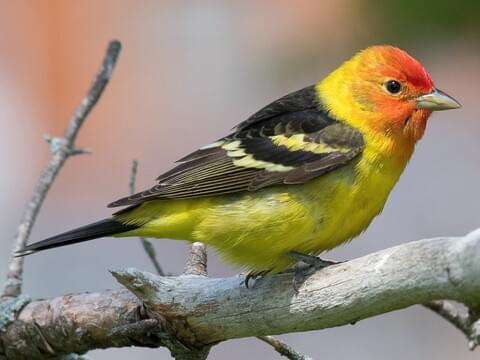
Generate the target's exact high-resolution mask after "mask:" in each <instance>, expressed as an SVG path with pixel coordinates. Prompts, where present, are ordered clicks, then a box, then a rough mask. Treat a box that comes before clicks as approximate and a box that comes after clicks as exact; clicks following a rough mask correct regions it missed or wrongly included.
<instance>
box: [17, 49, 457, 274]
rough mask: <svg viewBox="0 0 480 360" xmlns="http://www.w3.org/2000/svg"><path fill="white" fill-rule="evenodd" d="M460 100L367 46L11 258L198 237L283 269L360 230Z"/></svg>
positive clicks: (254, 266) (395, 56) (413, 67)
mask: <svg viewBox="0 0 480 360" xmlns="http://www.w3.org/2000/svg"><path fill="white" fill-rule="evenodd" d="M459 107H460V104H459V103H458V102H457V101H456V100H454V99H453V98H451V97H450V96H448V95H446V94H445V93H443V92H441V91H440V90H438V89H436V88H435V86H434V84H433V82H432V80H431V78H430V76H429V74H428V73H427V72H426V70H425V69H424V68H423V66H422V65H421V64H420V63H419V62H418V61H417V60H415V59H414V58H412V57H411V56H410V55H408V54H407V53H406V52H404V51H402V50H400V49H398V48H395V47H392V46H373V47H369V48H367V49H365V50H363V51H361V52H359V53H358V54H356V55H355V56H353V57H352V58H351V59H350V60H348V61H346V62H345V63H344V64H343V65H341V66H340V67H339V68H337V69H336V70H335V71H333V72H332V73H330V74H329V75H328V76H327V77H326V78H324V79H323V80H321V81H319V82H317V83H316V84H315V85H312V86H308V87H306V88H304V89H301V90H298V91H296V92H293V93H291V94H288V95H286V96H284V97H282V98H280V99H278V100H276V101H274V102H272V103H271V104H269V105H267V106H265V107H264V108H263V109H261V110H259V111H258V112H256V113H255V114H253V115H252V116H251V117H249V118H248V119H247V120H245V121H243V122H242V123H240V124H239V125H238V126H237V127H235V128H234V129H233V130H232V132H231V133H230V134H229V135H227V136H225V137H223V138H221V139H219V140H218V141H215V142H213V143H211V144H209V145H207V146H204V147H202V148H200V149H199V150H197V151H195V152H193V153H191V154H190V155H187V156H186V157H184V158H182V159H180V160H179V161H178V162H179V164H178V165H177V166H176V167H174V168H173V169H172V170H170V171H167V172H166V173H164V174H163V175H161V176H159V177H158V179H157V180H158V184H157V185H155V186H154V187H152V188H151V189H149V190H146V191H143V192H140V193H138V194H135V195H132V196H128V197H125V198H122V199H120V200H117V201H114V202H113V203H111V204H110V205H109V207H117V206H127V207H126V208H124V209H122V210H120V211H118V212H116V213H114V214H113V215H112V216H111V217H110V218H108V219H105V220H101V221H98V222H95V223H92V224H90V225H86V226H83V227H80V228H77V229H74V230H71V231H68V232H65V233H63V234H60V235H56V236H53V237H50V238H48V239H46V240H43V241H40V242H37V243H34V244H31V245H28V246H26V247H25V248H24V249H23V250H21V251H19V252H18V253H17V255H18V256H23V255H27V254H31V253H34V252H37V251H40V250H45V249H50V248H54V247H58V246H63V245H69V244H74V243H77V242H82V241H86V240H91V239H95V238H100V237H105V236H116V237H125V236H146V237H156V238H169V239H184V240H189V241H201V242H204V243H207V244H209V245H212V246H213V247H214V248H215V249H216V250H217V251H218V253H219V254H220V255H221V256H222V257H223V258H225V259H226V260H227V261H228V262H230V263H232V264H234V265H236V266H239V267H242V268H245V269H249V270H251V271H262V270H270V271H272V272H279V271H282V270H285V269H286V268H287V267H289V266H291V265H293V264H294V263H295V262H296V260H297V258H295V257H294V256H293V257H292V256H291V254H307V255H317V254H320V253H321V252H322V251H324V250H327V249H331V248H333V247H335V246H337V245H340V244H342V243H344V242H346V241H349V240H351V239H352V238H354V237H355V236H356V235H358V234H359V233H361V232H362V231H363V230H365V229H366V228H367V227H368V225H369V224H370V222H371V221H372V219H373V218H374V217H375V216H377V215H378V214H379V213H380V212H381V211H382V209H383V207H384V205H385V202H386V200H387V197H388V195H389V193H390V191H391V190H392V188H393V186H394V185H395V183H396V182H397V181H398V179H399V177H400V175H401V173H402V171H403V169H404V168H405V166H406V164H407V162H408V161H409V159H410V157H411V155H412V153H413V150H414V148H415V144H416V142H417V141H418V140H419V139H420V138H421V137H422V135H423V133H424V130H425V126H426V123H427V119H428V117H429V116H430V114H431V113H432V111H435V110H446V109H456V108H459Z"/></svg>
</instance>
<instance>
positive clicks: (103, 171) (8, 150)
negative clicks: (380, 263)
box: [0, 0, 480, 360]
mask: <svg viewBox="0 0 480 360" xmlns="http://www.w3.org/2000/svg"><path fill="white" fill-rule="evenodd" d="M0 8H1V9H2V10H1V12H0V134H1V141H0V161H1V163H2V168H3V169H4V170H3V175H2V177H1V179H0V182H1V183H0V203H1V204H2V206H1V207H0V214H1V216H0V228H1V229H2V233H3V236H2V239H1V240H0V254H1V256H0V279H2V278H4V277H5V273H6V267H7V260H8V257H9V254H10V250H11V243H12V238H13V235H14V233H15V231H16V227H17V224H18V221H19V218H20V216H21V214H22V211H23V209H24V205H25V204H26V202H27V201H28V199H29V197H30V194H31V191H32V188H33V186H34V184H35V183H36V181H37V179H38V176H39V174H40V171H41V170H42V169H43V168H44V166H45V164H46V162H47V160H48V158H49V156H50V154H49V150H48V147H47V145H46V144H45V142H44V140H43V137H42V136H43V134H51V135H59V134H61V133H62V132H63V129H64V128H65V125H66V122H67V120H68V118H69V116H70V114H71V113H72V111H73V109H74V108H75V107H76V106H77V104H78V103H79V101H80V99H81V97H82V96H83V95H84V93H85V91H86V89H87V87H88V86H89V84H90V82H91V80H92V77H93V75H94V73H95V72H96V71H97V68H98V66H99V63H100V61H101V58H102V57H103V54H104V50H105V48H106V45H107V43H108V41H109V40H110V39H113V38H116V39H119V40H121V41H122V43H123V52H122V55H121V57H120V61H119V64H118V67H117V69H116V71H115V73H114V76H113V81H112V82H111V84H110V86H109V87H108V88H107V91H106V93H105V94H104V96H103V98H102V99H101V101H100V103H99V105H98V106H97V107H96V108H95V109H94V111H93V113H92V114H91V116H90V117H89V118H88V121H87V123H86V124H85V126H84V127H83V128H82V130H81V133H80V136H79V138H78V142H77V144H78V146H81V147H87V148H90V149H92V150H93V154H92V155H88V156H78V157H75V158H72V159H71V160H69V161H68V163H67V165H66V166H65V168H64V169H63V170H62V173H61V174H60V176H59V178H58V180H57V182H56V183H55V185H54V187H53V189H52V191H51V193H50V195H49V197H48V199H47V201H46V203H45V205H44V208H43V210H42V212H41V214H40V216H39V218H38V221H37V224H36V226H35V228H34V230H33V234H32V237H31V239H30V241H37V240H39V239H41V238H43V237H45V236H48V235H51V234H53V233H57V232H60V231H64V230H67V229H69V228H72V227H75V226H78V225H82V224H84V223H86V222H90V221H92V220H96V219H98V218H102V217H105V216H107V215H109V214H110V212H109V210H108V209H106V208H105V205H106V204H107V203H108V202H110V201H111V200H114V199H117V198H119V197H121V196H123V195H125V194H126V193H127V191H128V188H127V184H128V177H129V172H130V166H131V161H132V159H134V158H136V159H138V160H139V162H140V167H139V176H138V187H141V188H144V187H148V186H151V185H152V184H154V179H155V177H156V176H158V175H159V174H160V173H162V172H163V171H165V170H167V169H168V168H169V167H170V166H171V165H172V163H173V161H174V160H176V159H178V158H180V157H181V156H182V155H185V154H186V153H187V152H190V151H192V150H194V149H196V148H198V147H199V146H202V145H204V144H207V143H208V142H210V141H211V140H214V139H216V138H218V137H220V136H221V135H223V134H225V133H226V131H228V130H229V129H230V128H231V127H232V126H234V125H235V124H237V123H238V122H240V121H242V120H243V119H245V118H246V117H247V116H249V115H250V114H251V113H253V112H254V111H256V110H257V109H258V108H259V107H261V106H263V105H265V104H266V103H268V102H270V101H272V100H274V99H276V98H278V97H280V96H282V95H284V94H286V93H288V92H291V91H293V90H296V89H299V88H302V87H304V86H307V85H310V84H312V83H314V82H315V81H317V80H318V79H321V78H322V77H323V76H324V75H326V74H327V73H328V72H330V71H331V70H333V69H334V68H335V67H336V66H338V65H339V64H340V63H341V62H342V61H344V60H345V59H347V58H349V57H350V56H351V55H352V54H353V53H355V52H356V51H358V50H360V49H362V48H364V47H366V46H368V45H372V44H383V43H389V44H394V45H397V46H400V47H402V48H404V49H406V50H407V51H408V52H410V53H411V54H413V55H414V56H415V57H416V58H418V59H419V60H421V61H422V62H423V64H424V65H425V66H426V68H427V69H428V70H429V72H430V74H431V75H432V77H433V79H434V80H435V83H436V85H437V86H438V87H439V88H440V89H442V90H445V91H446V92H448V93H449V94H451V95H453V96H454V97H455V98H457V99H458V100H459V101H460V102H461V103H462V104H463V108H462V109H461V110H459V111H451V112H440V113H436V114H434V115H433V116H432V118H431V120H430V123H429V126H428V129H427V132H426V135H425V137H424V139H423V140H422V141H421V142H420V144H419V145H418V148H417V152H416V154H415V156H414V157H413V160H412V161H411V163H410V165H409V166H408V168H407V170H406V171H405V173H404V175H403V176H402V178H401V180H400V183H399V184H398V186H397V187H396V188H395V190H394V191H393V193H392V195H391V197H390V200H389V201H388V203H387V206H386V208H385V210H384V212H383V214H382V215H381V216H380V217H378V218H377V219H376V220H375V221H374V223H373V225H372V226H371V227H370V228H369V229H368V231H366V232H365V233H364V234H363V235H362V236H360V238H359V239H358V240H356V241H354V242H352V243H351V244H348V245H346V246H344V247H341V248H340V249H337V250H335V251H333V252H332V253H330V254H328V257H330V258H336V259H350V258H353V257H357V256H360V255H363V254H367V253H370V252H373V251H376V250H380V249H383V248H386V247H389V246H393V245H396V244H400V243H402V242H406V241H412V240H416V239H420V238H424V237H435V236H441V235H462V234H465V233H467V232H469V231H470V230H473V229H474V228H476V227H479V226H480V216H479V214H480V201H479V192H478V184H479V179H480V166H479V158H480V142H479V140H478V138H479V132H480V121H479V119H478V118H479V116H478V113H479V111H478V108H477V105H478V103H479V100H480V99H479V90H478V88H477V85H478V84H479V83H480V56H479V55H480V42H479V41H478V39H479V35H480V22H479V21H478V14H479V11H480V2H478V1H456V2H455V3H453V2H452V1H447V0H441V1H440V0H437V1H422V2H419V1H413V0H408V1H381V0H359V1H349V0H335V1H334V0H332V1H316V0H311V1H303V0H301V1H299V0H297V1H286V0H285V1H278V0H275V1H274V0H270V1H263V0H262V1H258V0H255V1H253V0H252V1H241V2H240V1H238V2H234V1H206V0H205V1H155V0H151V1H150V0H141V1H133V0H130V1H121V0H103V1H94V0H83V1H64V0H44V1H34V0H30V1H27V0H17V1H8V0H0ZM179 133H180V134H181V136H177V135H176V134H179ZM154 244H155V248H156V250H157V252H158V254H159V255H158V256H159V259H160V261H161V263H162V265H163V267H164V268H165V270H166V271H167V272H171V273H179V272H181V271H182V269H183V266H184V260H185V257H186V252H187V248H188V247H187V244H186V243H183V242H174V241H165V240H158V241H155V242H154ZM209 256H210V258H209V270H210V274H211V275H212V276H227V275H231V274H234V273H235V269H232V268H231V267H229V266H227V265H225V264H223V263H222V262H221V261H219V260H218V258H217V257H216V255H215V254H214V252H210V254H209ZM129 266H134V267H137V268H140V269H143V270H148V271H152V270H153V268H152V266H151V264H150V262H149V261H148V259H147V257H146V255H145V254H144V252H143V250H142V247H141V245H140V243H139V242H138V241H137V240H135V239H104V240H99V241H95V242H88V243H84V244H80V245H76V246H71V247H66V248H62V249H58V250H55V251H50V252H45V253H42V254H39V255H36V256H32V257H28V258H27V259H26V267H25V284H24V285H25V286H24V289H25V291H26V292H27V293H28V294H29V295H31V296H32V297H33V298H38V297H53V296H59V295H62V294H64V293H68V292H82V291H100V290H103V289H106V288H118V287H119V285H118V284H117V283H116V282H115V281H114V279H113V278H112V277H111V276H110V274H109V272H108V269H111V268H120V267H129ZM282 338H283V339H284V340H286V341H288V343H289V344H290V345H292V346H293V347H294V348H295V349H297V350H298V351H301V352H304V353H306V354H308V355H311V356H313V357H314V358H316V359H327V358H329V359H351V358H355V359H370V360H373V359H387V358H388V359H392V360H393V359H405V358H410V359H437V360H441V359H474V358H475V359H478V356H479V352H478V351H480V350H477V352H476V353H470V352H469V351H468V350H467V346H466V340H465V339H464V338H463V335H461V334H460V332H459V331H457V330H455V329H454V328H453V327H452V326H451V325H449V324H447V323H446V322H445V321H443V320H441V319H439V318H438V317H437V316H436V315H435V314H433V313H430V312H429V311H427V310H425V309H423V308H420V307H413V308H410V309H407V310H403V311H397V312H395V313H391V314H387V315H382V316H379V317H376V318H373V319H369V320H365V321H361V322H359V323H357V324H356V325H355V326H346V327H342V328H336V329H329V330H323V331H314V332H309V333H299V334H290V335H285V336H282ZM90 355H91V357H92V358H93V359H95V360H107V359H132V358H135V359H169V358H170V357H169V354H168V352H167V351H166V350H163V349H159V350H150V349H136V348H131V349H112V350H101V351H100V350H99V351H93V352H91V353H90ZM210 358H211V359H227V358H228V359H245V358H250V359H279V355H277V354H276V353H275V352H274V351H273V350H272V349H271V348H270V347H268V346H266V345H265V344H263V343H261V342H259V341H258V340H255V339H242V340H235V341H229V342H225V343H222V344H220V345H219V346H216V347H214V348H213V350H212V353H211V356H210Z"/></svg>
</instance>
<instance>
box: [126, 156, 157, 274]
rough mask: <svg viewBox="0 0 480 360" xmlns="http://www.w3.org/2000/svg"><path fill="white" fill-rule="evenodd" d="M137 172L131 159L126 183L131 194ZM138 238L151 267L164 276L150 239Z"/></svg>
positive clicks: (133, 190) (136, 166) (133, 192)
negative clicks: (130, 168)
mask: <svg viewBox="0 0 480 360" xmlns="http://www.w3.org/2000/svg"><path fill="white" fill-rule="evenodd" d="M137 172H138V161H137V160H133V161H132V170H131V172H130V181H129V183H128V187H129V189H130V194H131V195H133V194H135V182H136V180H137ZM138 239H139V240H140V242H141V243H142V246H143V250H145V252H146V253H147V256H148V258H149V259H150V261H151V262H152V264H153V267H154V268H155V271H156V272H157V274H158V275H160V276H165V273H164V272H163V269H162V267H161V266H160V262H159V261H158V259H157V254H156V252H155V248H154V247H153V245H152V243H151V241H150V240H148V239H147V238H144V237H139V238H138Z"/></svg>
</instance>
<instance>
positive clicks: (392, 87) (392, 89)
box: [385, 80, 402, 94]
mask: <svg viewBox="0 0 480 360" xmlns="http://www.w3.org/2000/svg"><path fill="white" fill-rule="evenodd" d="M385 89H387V91H388V92H389V93H390V94H398V93H399V92H400V90H402V85H401V84H400V83H399V82H398V81H397V80H388V81H387V82H386V83H385Z"/></svg>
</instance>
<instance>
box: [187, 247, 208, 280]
mask: <svg viewBox="0 0 480 360" xmlns="http://www.w3.org/2000/svg"><path fill="white" fill-rule="evenodd" d="M183 274H184V275H200V276H207V275H208V274H207V248H206V246H205V244H203V243H201V242H194V243H193V244H192V245H191V246H190V253H189V254H188V258H187V264H186V265H185V270H184V271H183Z"/></svg>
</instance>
